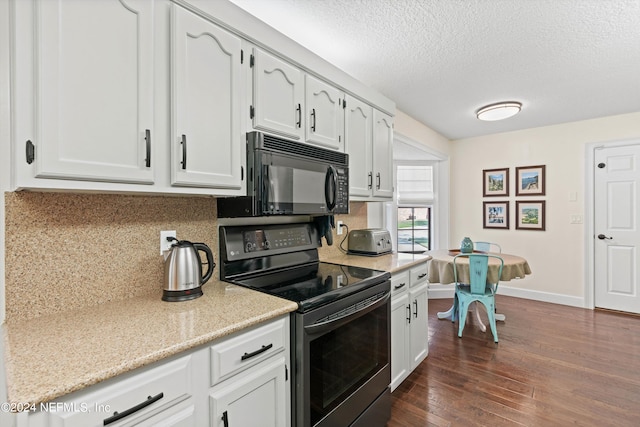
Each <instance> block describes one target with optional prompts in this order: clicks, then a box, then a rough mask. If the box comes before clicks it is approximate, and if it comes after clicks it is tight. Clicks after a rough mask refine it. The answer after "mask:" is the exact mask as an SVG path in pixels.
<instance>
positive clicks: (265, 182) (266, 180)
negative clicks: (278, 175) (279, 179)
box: [260, 165, 273, 213]
mask: <svg viewBox="0 0 640 427" xmlns="http://www.w3.org/2000/svg"><path fill="white" fill-rule="evenodd" d="M269 169H270V167H269V165H263V166H262V194H261V197H260V198H261V199H262V212H263V213H264V212H266V211H267V207H268V206H269V193H270V192H269V189H270V188H271V186H272V185H273V184H272V182H271V177H270V176H269Z"/></svg>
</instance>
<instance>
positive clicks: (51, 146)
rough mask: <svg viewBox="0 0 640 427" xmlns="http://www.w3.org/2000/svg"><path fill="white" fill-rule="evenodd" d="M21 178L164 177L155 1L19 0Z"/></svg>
mask: <svg viewBox="0 0 640 427" xmlns="http://www.w3.org/2000/svg"><path fill="white" fill-rule="evenodd" d="M14 5H15V13H16V22H15V25H16V26H15V28H16V34H15V44H16V45H15V64H14V66H15V80H14V82H15V98H14V99H15V103H14V105H15V107H16V111H15V112H14V113H15V116H14V117H15V120H16V122H15V123H16V132H15V135H16V140H15V144H16V145H17V146H18V147H17V149H16V151H17V153H18V154H17V156H16V159H15V161H16V162H17V163H18V165H19V166H18V169H19V170H18V182H19V183H25V182H26V183H27V186H29V185H28V184H29V180H30V179H32V178H33V177H37V178H54V179H73V180H91V181H106V182H128V183H143V184H152V183H153V182H154V173H153V165H154V157H153V156H154V146H155V144H154V143H153V137H154V135H153V132H152V130H153V92H152V88H153V78H154V75H153V3H152V2H150V1H148V0H127V1H119V0H103V1H98V2H94V1H63V0H41V1H27V0H20V1H17V2H15V3H14Z"/></svg>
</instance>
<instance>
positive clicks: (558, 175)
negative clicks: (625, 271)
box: [450, 112, 640, 306]
mask: <svg viewBox="0 0 640 427" xmlns="http://www.w3.org/2000/svg"><path fill="white" fill-rule="evenodd" d="M634 137H635V138H637V137H640V112H639V113H632V114H624V115H619V116H612V117H605V118H599V119H593V120H586V121H580V122H573V123H565V124H561V125H556V126H547V127H540V128H534V129H527V130H523V131H517V132H508V133H502V134H494V135H488V136H482V137H476V138H468V139H461V140H456V141H452V143H451V234H450V236H451V242H452V245H454V244H457V242H459V241H460V240H461V239H462V238H463V237H465V236H469V237H471V239H472V240H489V241H494V242H498V243H500V245H501V246H502V249H503V252H507V253H513V254H518V255H522V256H524V257H525V258H526V259H527V260H528V261H529V265H530V266H531V269H532V272H533V274H532V275H530V276H527V278H526V279H523V280H516V281H511V282H505V283H502V284H501V287H502V289H503V290H502V293H505V294H512V295H516V296H525V297H529V298H533V299H540V300H545V301H551V302H560V303H563V304H569V305H577V306H584V298H585V295H584V286H585V270H586V268H587V267H588V266H586V265H585V264H586V261H585V238H586V237H585V226H584V224H570V223H569V218H570V215H583V216H584V215H585V212H586V209H587V207H586V206H585V194H584V192H585V184H586V179H585V169H584V168H585V144H587V143H591V142H604V141H611V140H618V139H628V138H634ZM531 165H546V195H545V196H540V197H537V196H536V197H533V196H529V197H526V198H525V197H515V168H516V166H531ZM506 167H508V168H510V170H509V177H510V179H509V181H510V183H509V186H510V190H509V197H506V198H497V197H494V198H483V197H482V170H483V169H494V168H506ZM572 193H575V194H576V195H577V200H576V201H570V194H572ZM538 199H540V200H546V231H531V230H516V229H515V214H516V211H515V201H516V200H538ZM490 200H494V201H501V200H509V202H510V229H509V230H496V229H490V230H488V229H483V227H482V225H483V224H482V202H483V201H490Z"/></svg>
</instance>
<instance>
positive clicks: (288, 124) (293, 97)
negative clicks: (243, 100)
mask: <svg viewBox="0 0 640 427" xmlns="http://www.w3.org/2000/svg"><path fill="white" fill-rule="evenodd" d="M251 61H252V67H253V104H252V105H251V107H250V110H251V111H250V115H251V116H252V119H253V127H254V129H258V130H264V131H267V132H273V133H277V134H280V135H283V136H286V137H289V138H293V139H296V140H302V138H303V137H304V130H303V127H302V121H303V114H304V113H303V111H304V88H303V85H304V79H303V73H302V71H301V70H299V69H298V68H296V67H294V66H292V65H290V64H289V63H287V62H286V61H283V60H282V59H279V58H277V57H275V56H273V55H271V54H270V53H267V52H265V51H263V50H261V49H259V48H257V47H256V48H253V57H252V58H251Z"/></svg>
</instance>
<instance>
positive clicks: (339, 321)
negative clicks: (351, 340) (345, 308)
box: [304, 292, 391, 335]
mask: <svg viewBox="0 0 640 427" xmlns="http://www.w3.org/2000/svg"><path fill="white" fill-rule="evenodd" d="M390 297H391V293H390V292H385V294H384V295H383V296H381V297H380V298H378V299H377V300H375V301H373V302H371V303H369V304H367V305H365V306H364V307H362V308H360V309H359V310H358V311H352V312H349V313H345V314H344V315H343V316H340V317H336V318H334V319H330V320H326V321H324V322H318V323H314V324H312V325H309V326H305V327H304V330H305V332H307V333H309V334H312V335H316V334H321V333H324V332H328V331H331V330H333V329H337V328H339V327H340V326H342V325H345V324H347V323H349V322H351V321H353V320H355V319H357V318H359V317H361V316H364V315H365V314H367V313H369V312H371V311H373V310H375V309H376V308H379V307H381V306H383V305H385V304H386V303H387V301H389V298H390Z"/></svg>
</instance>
